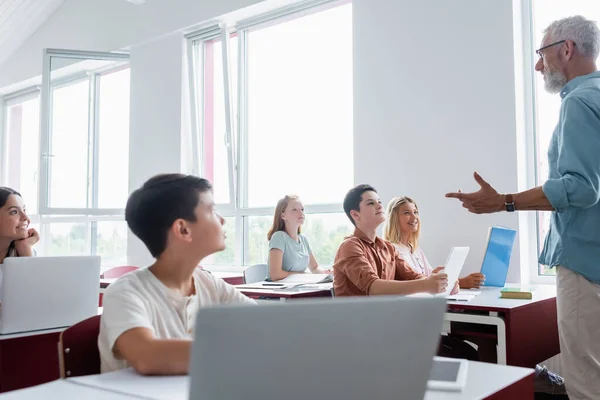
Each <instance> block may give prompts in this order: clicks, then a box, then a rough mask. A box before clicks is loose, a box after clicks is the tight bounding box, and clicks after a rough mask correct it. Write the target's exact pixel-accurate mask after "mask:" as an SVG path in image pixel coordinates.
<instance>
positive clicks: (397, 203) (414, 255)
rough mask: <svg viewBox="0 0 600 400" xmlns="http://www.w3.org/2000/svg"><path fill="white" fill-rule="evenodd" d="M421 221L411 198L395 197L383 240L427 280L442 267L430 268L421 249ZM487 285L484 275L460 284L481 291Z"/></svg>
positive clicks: (470, 277) (476, 274)
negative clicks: (390, 244)
mask: <svg viewBox="0 0 600 400" xmlns="http://www.w3.org/2000/svg"><path fill="white" fill-rule="evenodd" d="M420 235H421V217H420V215H419V207H417V204H416V203H415V202H414V200H412V199H411V198H410V197H406V196H405V197H395V198H393V199H392V200H391V201H390V202H389V204H388V206H387V223H386V226H385V232H384V238H385V239H386V240H389V241H390V242H392V243H393V245H394V246H395V247H396V249H397V250H398V253H400V257H402V258H403V259H404V261H406V263H407V264H408V265H409V266H410V267H411V268H412V269H413V270H414V271H415V272H418V273H420V274H423V275H425V276H429V275H430V274H431V273H432V272H437V271H439V270H440V269H441V268H442V267H437V268H436V269H433V268H431V265H430V264H429V261H428V260H427V257H425V253H424V252H423V250H422V249H421V248H420V247H419V237H420ZM484 281H485V276H483V274H481V273H478V272H477V273H473V274H470V275H468V276H466V277H464V278H460V279H459V280H458V282H459V285H460V287H461V288H462V289H472V288H477V289H478V288H479V285H482V284H483V282H484Z"/></svg>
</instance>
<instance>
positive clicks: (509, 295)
mask: <svg viewBox="0 0 600 400" xmlns="http://www.w3.org/2000/svg"><path fill="white" fill-rule="evenodd" d="M500 298H502V299H524V300H531V299H532V298H533V289H529V288H525V287H523V288H518V287H515V288H504V289H502V290H500Z"/></svg>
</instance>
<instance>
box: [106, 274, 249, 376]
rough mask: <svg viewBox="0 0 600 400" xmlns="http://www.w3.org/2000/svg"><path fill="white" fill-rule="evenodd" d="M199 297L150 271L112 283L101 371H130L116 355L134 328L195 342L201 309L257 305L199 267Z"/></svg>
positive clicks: (197, 283) (107, 302) (197, 289)
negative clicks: (167, 283) (121, 339)
mask: <svg viewBox="0 0 600 400" xmlns="http://www.w3.org/2000/svg"><path fill="white" fill-rule="evenodd" d="M193 278H194V286H195V288H196V294H194V295H192V296H187V297H186V296H182V295H181V293H179V292H177V291H175V290H172V289H169V288H168V287H166V286H165V285H164V284H163V283H162V282H161V281H160V280H158V278H157V277H156V276H154V274H153V273H152V272H151V271H150V270H149V269H148V268H143V269H139V270H137V271H134V272H131V273H129V274H127V275H124V276H123V277H121V278H119V279H118V280H117V281H116V282H114V283H112V284H111V285H110V286H109V287H108V289H107V290H106V292H105V293H104V296H103V298H102V306H103V312H102V318H101V322H100V334H99V336H98V349H99V351H100V365H101V371H102V372H103V373H104V372H110V371H116V370H118V369H122V368H127V367H128V366H129V365H128V364H127V362H126V361H125V360H122V359H117V358H116V357H115V355H114V353H113V347H114V345H115V342H116V341H117V339H118V338H119V336H121V335H122V334H123V333H125V332H126V331H128V330H130V329H133V328H148V329H150V330H151V331H152V333H153V334H154V336H155V337H156V338H159V339H192V338H193V331H194V324H195V322H196V321H195V320H196V313H197V311H198V309H199V308H200V307H209V306H215V305H219V304H230V303H248V304H256V302H255V301H254V300H252V299H250V298H248V297H246V296H244V295H243V294H242V293H241V292H239V291H238V290H237V289H236V288H234V287H233V286H231V285H229V284H228V283H226V282H224V281H223V280H222V279H219V278H215V277H214V276H213V275H212V274H211V273H210V272H207V271H203V270H201V269H199V268H197V269H196V271H194V275H193Z"/></svg>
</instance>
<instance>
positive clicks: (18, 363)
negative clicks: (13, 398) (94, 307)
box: [0, 308, 102, 392]
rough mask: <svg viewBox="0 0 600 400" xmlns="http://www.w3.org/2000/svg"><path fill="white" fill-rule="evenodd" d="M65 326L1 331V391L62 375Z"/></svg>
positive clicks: (46, 380) (47, 380)
mask: <svg viewBox="0 0 600 400" xmlns="http://www.w3.org/2000/svg"><path fill="white" fill-rule="evenodd" d="M98 314H102V308H98ZM65 329H66V327H64V328H54V329H44V330H39V331H31V332H21V333H13V334H8V335H0V392H6V391H9V390H15V389H22V388H26V387H30V386H35V385H39V384H41V383H46V382H50V381H52V380H55V379H58V378H59V377H60V374H59V370H58V347H57V344H58V340H59V337H60V333H61V332H62V331H64V330H65Z"/></svg>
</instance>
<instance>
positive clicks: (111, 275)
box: [98, 266, 139, 307]
mask: <svg viewBox="0 0 600 400" xmlns="http://www.w3.org/2000/svg"><path fill="white" fill-rule="evenodd" d="M137 269H139V267H131V266H122V267H112V268H109V269H107V270H106V271H104V273H102V274H100V279H118V278H120V277H122V276H123V275H125V274H128V273H130V272H133V271H135V270H137ZM100 287H101V288H105V286H102V283H100ZM102 297H103V294H102V293H100V297H99V298H98V307H102Z"/></svg>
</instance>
